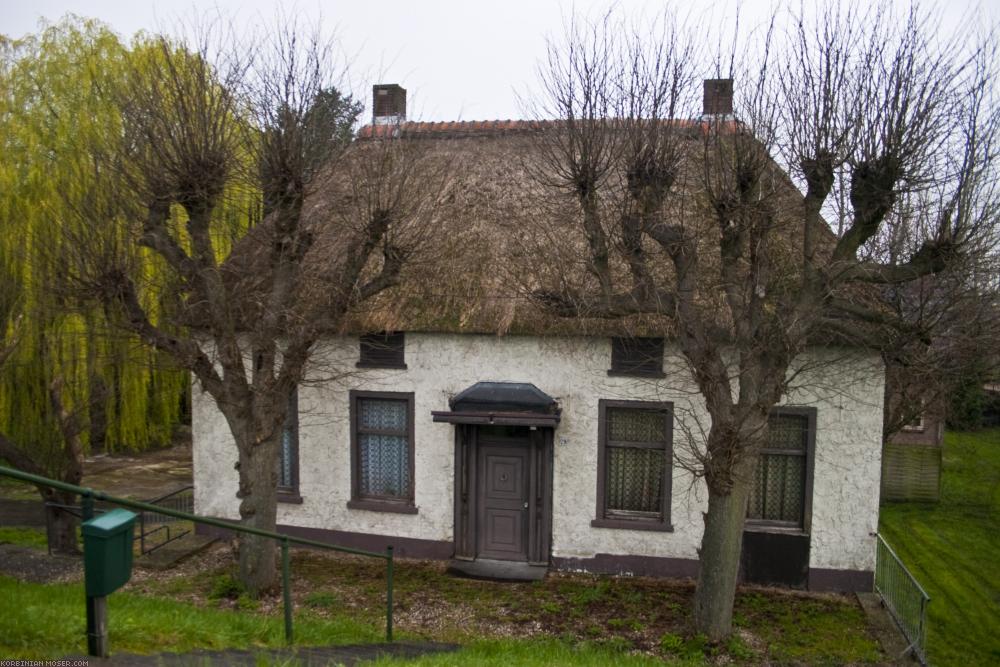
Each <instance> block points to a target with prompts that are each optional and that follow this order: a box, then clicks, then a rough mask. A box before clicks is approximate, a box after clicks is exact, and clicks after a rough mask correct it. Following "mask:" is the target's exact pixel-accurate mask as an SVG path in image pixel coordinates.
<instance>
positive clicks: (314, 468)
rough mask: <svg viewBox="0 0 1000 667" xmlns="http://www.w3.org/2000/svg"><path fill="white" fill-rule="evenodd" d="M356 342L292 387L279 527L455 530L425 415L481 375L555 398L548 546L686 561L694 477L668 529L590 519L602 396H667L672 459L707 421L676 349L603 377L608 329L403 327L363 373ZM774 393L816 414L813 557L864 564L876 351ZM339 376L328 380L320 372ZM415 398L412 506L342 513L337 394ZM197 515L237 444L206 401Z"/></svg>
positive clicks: (322, 359) (831, 363) (809, 363)
mask: <svg viewBox="0 0 1000 667" xmlns="http://www.w3.org/2000/svg"><path fill="white" fill-rule="evenodd" d="M357 359H358V341H357V338H353V337H351V338H338V339H333V340H331V341H329V342H328V343H327V344H326V345H325V346H324V347H323V349H322V350H320V351H319V352H318V354H317V355H316V356H315V361H316V363H315V364H314V367H313V370H312V371H311V375H310V378H309V380H311V381H307V382H306V383H305V384H303V386H301V387H300V389H299V412H300V416H299V421H300V427H299V433H300V434H299V460H300V467H299V476H300V492H301V495H302V498H303V502H302V504H300V505H293V504H281V505H280V506H279V509H278V522H279V523H282V524H294V525H300V526H307V527H313V528H325V529H332V530H343V531H351V532H361V533H374V534H382V535H395V536H399V537H411V538H419V539H429V540H444V541H451V540H452V539H453V522H454V519H453V517H454V514H453V484H454V460H453V459H454V427H453V426H452V425H451V424H444V423H434V422H433V421H432V418H431V411H432V410H447V409H448V399H449V398H450V397H451V396H454V395H455V394H457V393H458V392H460V391H461V390H463V389H465V388H467V387H468V386H470V385H472V384H474V383H476V382H479V381H512V382H513V381H516V382H531V383H533V384H535V385H536V386H537V387H538V388H539V389H541V390H542V391H544V392H546V393H548V394H549V395H551V396H552V397H554V398H555V399H556V400H557V401H558V402H559V404H560V406H561V407H562V421H561V423H560V425H559V427H558V429H556V432H555V460H554V479H553V484H554V487H553V517H552V555H553V556H556V557H579V558H589V557H592V556H594V555H595V554H598V553H606V554H632V555H640V556H659V557H670V558H691V559H696V558H697V551H696V550H697V547H698V545H699V542H700V540H701V532H702V518H701V513H702V512H703V511H704V510H705V509H706V507H707V492H706V490H705V488H704V485H703V483H701V482H700V481H693V480H692V477H691V475H690V474H689V473H687V472H686V471H684V470H683V469H682V468H681V467H680V466H676V465H675V466H674V468H673V486H672V489H673V498H672V500H671V521H672V523H673V526H674V531H673V532H670V533H659V532H649V531H634V530H618V529H607V528H593V527H591V525H590V521H591V519H593V518H594V512H595V505H596V493H597V437H598V432H597V417H598V400H599V399H602V398H604V399H633V400H660V401H670V402H673V403H674V408H675V415H676V416H675V424H674V450H675V454H678V455H681V456H683V455H684V454H685V452H687V451H690V447H691V446H692V441H693V445H694V446H697V445H698V444H699V442H700V441H701V438H700V435H699V434H700V433H704V432H707V429H708V423H709V422H708V418H707V414H706V413H705V411H704V408H703V405H702V403H701V400H700V398H699V396H698V394H697V391H696V389H695V387H694V385H693V383H692V381H691V379H690V377H689V374H688V372H687V370H686V366H685V365H684V363H683V362H682V360H681V359H680V358H679V357H678V356H677V352H676V350H674V349H671V347H670V345H669V344H668V346H667V351H666V354H665V360H664V370H665V372H666V376H667V377H666V378H665V379H662V380H656V381H652V380H639V379H634V378H621V377H609V376H608V375H607V372H606V371H607V369H608V367H609V365H610V359H611V344H610V340H609V339H606V338H583V337H578V338H537V337H527V336H507V337H495V336H487V335H454V334H417V333H408V334H407V335H406V364H407V366H408V368H407V369H406V370H377V371H365V372H360V371H359V370H358V369H356V368H355V367H354V364H355V362H356V361H357ZM800 366H801V369H800V371H801V372H800V373H798V375H797V376H796V377H795V380H794V382H793V386H794V389H793V390H792V392H791V394H790V396H789V398H788V399H787V400H786V401H785V402H786V403H787V404H789V405H804V406H811V407H815V408H816V409H817V433H816V459H815V478H814V485H813V503H812V529H811V535H812V546H811V556H810V566H811V567H818V568H830V569H849V570H872V569H874V557H875V556H874V541H873V538H872V537H870V535H869V534H870V533H872V532H874V531H875V529H876V527H877V522H878V495H879V477H880V467H881V434H882V396H883V373H882V365H881V362H880V361H879V360H878V358H877V357H876V356H875V355H863V354H859V353H855V352H848V351H844V350H821V351H815V352H812V353H810V354H809V355H805V358H804V359H802V360H800ZM338 369H340V370H342V371H349V372H350V375H349V376H348V377H343V378H341V379H339V380H337V381H326V380H325V378H327V377H331V376H333V375H336V374H337V370H338ZM349 389H359V390H368V391H401V392H402V391H405V392H409V391H412V392H414V393H415V415H416V417H415V451H416V456H415V475H414V481H415V495H416V505H417V507H418V509H419V511H418V513H417V514H415V515H403V514H391V513H384V512H372V511H366V510H356V509H348V507H347V501H348V500H349V499H350V488H351V479H350V447H349V443H350V435H349V419H348V393H347V392H348V390H349ZM192 407H193V422H194V423H193V430H194V467H195V486H196V496H195V497H196V511H197V512H198V513H200V514H208V515H213V516H223V517H230V518H236V517H237V516H238V514H237V507H238V502H237V500H236V498H235V494H236V488H237V473H236V471H235V469H234V467H233V465H234V463H235V461H236V450H235V446H234V445H233V444H232V438H231V436H230V435H229V432H228V428H227V426H226V423H225V420H224V419H223V418H222V416H221V414H220V413H219V412H218V410H217V409H216V407H215V404H214V402H213V400H212V399H211V397H209V396H208V395H207V394H203V393H201V392H200V391H199V390H198V389H197V387H196V388H195V389H194V396H193V400H192Z"/></svg>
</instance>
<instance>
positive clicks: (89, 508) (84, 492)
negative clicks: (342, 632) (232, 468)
mask: <svg viewBox="0 0 1000 667" xmlns="http://www.w3.org/2000/svg"><path fill="white" fill-rule="evenodd" d="M0 475H4V476H6V477H10V478H12V479H17V480H20V481H22V482H28V483H30V484H36V485H40V486H47V487H49V488H53V489H59V490H60V491H68V492H69V493H76V494H79V495H80V496H82V498H83V512H84V516H86V515H87V514H88V512H89V513H92V512H93V504H94V501H95V500H100V501H103V502H106V503H112V504H114V505H120V506H122V507H129V508H132V509H137V510H140V511H146V512H157V513H159V514H164V515H166V516H172V517H175V518H178V519H183V520H185V521H193V522H195V523H200V524H203V525H206V526H213V527H215V528H222V529H223V530H232V531H235V532H238V533H247V534H250V535H257V536H258V537H267V538H270V539H273V540H278V541H279V542H280V543H281V570H282V572H281V577H282V597H283V606H284V612H285V639H286V640H287V642H288V643H289V644H291V643H292V638H293V634H292V596H291V586H290V575H289V567H290V563H289V555H288V546H289V544H301V545H303V546H307V547H317V548H319V549H328V550H330V551H340V552H342V553H348V554H354V555H356V556H369V557H371V558H381V559H383V560H385V561H386V610H385V639H386V641H387V642H391V641H392V626H393V623H392V620H393V619H392V580H393V548H392V546H391V545H390V546H387V547H386V548H385V553H379V552H377V551H365V550H363V549H352V548H350V547H341V546H337V545H335V544H327V543H325V542H318V541H316V540H309V539H305V538H303V537H295V536H294V535H288V534H286V533H278V532H274V531H270V530H262V529H260V528H251V527H249V526H243V525H240V524H238V523H234V522H232V521H224V520H221V519H212V518H209V517H203V516H198V515H197V514H190V513H188V512H181V511H180V510H173V509H170V508H167V507H160V506H158V505H153V504H151V503H149V502H143V501H141V500H130V499H128V498H118V497H117V496H112V495H109V494H107V493H104V492H103V491H95V490H94V489H91V488H88V487H82V486H76V485H75V484H67V483H66V482H60V481H59V480H55V479H49V478H48V477H42V476H41V475H33V474H31V473H29V472H24V471H23V470H18V469H17V468H8V467H6V466H0ZM168 495H169V494H168Z"/></svg>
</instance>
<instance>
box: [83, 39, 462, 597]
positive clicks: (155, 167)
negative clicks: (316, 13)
mask: <svg viewBox="0 0 1000 667" xmlns="http://www.w3.org/2000/svg"><path fill="white" fill-rule="evenodd" d="M217 37H218V33H217V32H213V31H208V37H207V38H203V39H201V40H196V41H190V40H189V41H179V42H175V41H171V40H168V39H166V38H160V37H156V38H153V39H151V40H149V41H148V42H147V43H145V44H142V45H140V46H138V47H136V49H135V50H134V51H133V53H132V54H131V57H130V61H129V63H128V71H127V77H126V79H127V83H126V85H125V86H124V87H123V88H122V89H119V90H110V91H104V94H107V95H109V96H110V97H111V99H112V100H113V101H114V103H115V104H117V105H118V107H119V108H120V110H121V121H122V122H121V137H122V140H121V141H120V142H117V143H116V144H115V145H116V150H115V151H114V152H113V153H107V152H105V153H99V152H92V153H90V154H86V153H84V154H83V162H84V165H85V167H87V168H92V169H93V170H94V172H95V178H97V179H98V182H100V183H102V184H103V185H104V186H106V187H105V188H103V190H102V191H103V193H104V194H101V195H98V196H84V197H79V198H76V199H75V200H74V204H73V206H72V208H73V210H75V211H77V213H78V215H77V218H78V219H77V220H76V221H75V224H74V225H71V227H72V228H73V229H75V230H76V232H75V233H74V235H73V239H72V243H70V244H68V246H69V249H68V250H67V251H65V252H66V255H67V260H66V264H67V266H68V267H69V268H70V271H69V273H70V274H71V278H70V281H69V282H70V285H71V287H72V288H73V290H74V292H75V293H76V294H77V295H79V294H81V293H82V294H83V295H85V296H88V297H90V298H95V299H99V300H100V301H101V302H102V303H103V304H104V305H105V307H106V308H107V309H108V311H109V312H110V313H112V314H113V315H115V318H116V321H117V322H119V323H120V324H121V325H122V326H124V327H126V328H127V329H128V330H130V331H131V332H134V333H136V334H138V335H139V337H140V338H141V339H142V340H143V341H144V342H145V343H147V344H149V345H151V346H153V347H155V348H156V349H157V350H160V351H162V352H163V353H165V354H167V355H169V357H170V358H171V359H172V360H173V361H174V362H175V363H176V364H177V365H179V366H180V367H181V368H184V369H187V370H189V371H191V373H192V374H193V376H194V378H195V380H196V381H197V383H198V385H199V386H200V388H201V390H202V391H205V392H207V393H208V394H210V395H211V396H212V398H213V399H214V400H215V402H216V403H217V405H218V407H219V409H220V411H221V412H222V414H223V416H224V417H225V419H226V422H227V424H228V426H229V429H230V432H231V434H232V437H233V440H234V441H235V444H236V450H237V463H236V468H237V469H238V471H239V491H238V494H237V495H238V497H239V499H240V506H239V511H240V517H241V520H242V521H243V522H244V523H245V524H246V525H249V526H253V527H256V528H262V529H269V530H273V529H274V527H275V522H276V497H277V496H276V493H277V492H276V486H277V480H278V461H279V443H280V438H281V433H282V428H283V425H284V423H285V419H286V413H287V409H288V407H287V406H288V405H289V398H290V396H291V394H292V392H294V390H295V388H296V387H297V385H298V384H299V383H300V382H301V381H302V380H303V377H304V375H305V374H306V372H307V370H306V369H307V365H308V364H309V362H310V356H311V353H312V351H313V349H314V347H315V346H316V344H317V341H318V340H319V339H320V338H321V337H322V336H323V335H324V334H325V333H327V332H330V331H337V330H340V328H341V325H342V323H343V321H344V318H345V317H347V316H348V315H349V314H351V313H352V312H354V311H356V310H357V309H359V308H362V307H363V305H364V303H365V302H366V301H369V300H371V299H373V298H375V297H376V296H377V295H378V294H379V293H380V292H382V291H383V290H385V289H387V288H389V287H391V286H393V285H394V284H395V282H396V280H397V277H398V276H399V273H400V271H401V269H402V267H403V266H404V265H405V263H406V262H407V261H410V260H413V259H415V258H420V257H421V256H422V255H423V254H425V253H427V252H430V251H432V250H433V244H432V243H430V242H429V240H428V237H429V234H428V233H425V230H428V229H432V228H433V225H432V224H431V222H432V220H433V217H434V214H435V204H436V202H437V201H438V199H439V198H440V197H442V196H444V192H445V190H446V188H447V181H448V165H447V164H446V163H445V162H442V161H441V160H434V161H429V160H428V159H427V156H426V150H425V147H424V146H422V145H421V144H417V143H414V142H406V141H399V140H395V139H394V138H393V134H392V133H387V135H386V137H385V138H378V137H375V138H372V139H370V140H367V141H363V142H354V141H352V136H353V133H352V125H353V124H354V123H355V121H356V119H357V116H358V114H359V112H360V105H358V104H357V103H356V102H354V101H353V100H352V99H351V98H350V97H349V96H346V95H343V94H342V93H341V92H340V91H339V90H337V88H336V87H335V85H334V84H335V82H336V80H337V79H336V76H335V75H336V74H337V72H334V71H332V70H331V65H330V63H332V62H336V61H335V59H334V58H332V53H331V44H330V42H329V41H326V40H324V39H322V38H321V37H320V36H319V35H318V34H312V35H309V34H305V33H303V32H302V31H300V30H297V29H296V28H295V26H284V27H282V28H279V29H277V30H276V31H273V32H272V33H270V35H269V37H268V38H267V39H265V40H264V42H263V43H261V44H256V45H253V48H247V45H243V44H238V43H235V42H234V43H225V44H223V47H224V48H222V49H221V50H216V51H213V48H214V47H215V46H217V45H218V44H220V42H219V41H213V40H214V39H215V38H217ZM210 47H212V48H210ZM250 53H252V54H253V57H252V58H250V57H248V56H246V54H250ZM107 193H110V196H107ZM241 207H242V208H241ZM257 211H262V213H263V215H260V214H258V213H257ZM258 220H259V222H256V221H258ZM140 251H142V252H152V253H154V254H155V256H156V257H158V258H159V261H160V266H162V269H163V270H162V275H157V276H154V278H155V279H157V280H159V281H160V283H161V285H160V289H158V290H155V291H158V292H160V293H162V292H163V286H164V285H169V286H171V289H172V290H173V292H174V293H175V294H176V296H177V298H175V299H161V300H160V301H159V302H156V303H152V302H151V301H150V300H149V299H148V298H145V297H144V293H145V292H146V290H144V285H145V282H146V281H148V280H149V279H150V276H149V275H144V274H143V273H142V272H140V271H138V270H137V267H138V266H139V263H137V262H135V261H133V260H134V258H135V256H136V253H137V252H140ZM314 370H315V369H311V370H310V373H312V371H314ZM326 370H327V371H328V372H329V373H337V372H338V371H337V369H326ZM240 578H241V581H242V583H243V584H244V585H245V586H246V587H247V589H248V590H249V591H251V592H252V593H254V594H257V593H260V592H261V591H264V590H266V589H268V588H270V587H271V586H273V584H274V582H275V550H274V545H273V544H272V543H271V541H270V540H266V539H261V538H256V537H252V536H246V535H241V538H240Z"/></svg>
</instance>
